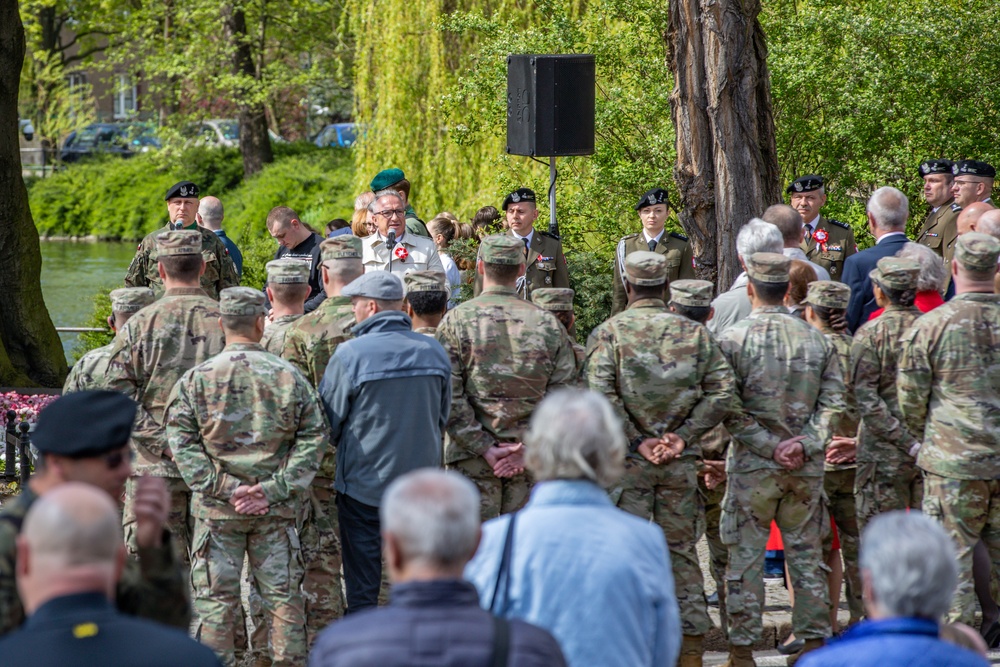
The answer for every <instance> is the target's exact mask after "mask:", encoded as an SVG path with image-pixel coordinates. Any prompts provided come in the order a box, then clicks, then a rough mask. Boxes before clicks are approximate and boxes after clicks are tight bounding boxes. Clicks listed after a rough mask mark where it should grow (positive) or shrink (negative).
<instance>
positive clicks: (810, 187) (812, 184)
mask: <svg viewBox="0 0 1000 667" xmlns="http://www.w3.org/2000/svg"><path fill="white" fill-rule="evenodd" d="M821 187H823V177H822V176H818V175H816V174H808V175H806V176H799V177H798V178H796V179H795V180H794V181H792V182H791V183H789V184H788V187H787V188H785V192H787V193H789V194H798V193H800V192H813V191H814V190H819V189H820V188H821Z"/></svg>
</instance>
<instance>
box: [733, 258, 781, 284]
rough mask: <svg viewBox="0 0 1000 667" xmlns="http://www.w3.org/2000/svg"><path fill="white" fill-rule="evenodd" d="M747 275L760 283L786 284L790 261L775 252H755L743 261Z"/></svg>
mask: <svg viewBox="0 0 1000 667" xmlns="http://www.w3.org/2000/svg"><path fill="white" fill-rule="evenodd" d="M744 263H745V264H746V269H747V275H748V276H750V277H751V278H753V279H754V280H757V281H759V282H762V283H787V282H788V269H789V267H790V266H791V265H792V260H790V259H788V258H787V257H785V256H784V255H782V254H779V253H776V252H755V253H754V254H752V255H750V259H749V260H744Z"/></svg>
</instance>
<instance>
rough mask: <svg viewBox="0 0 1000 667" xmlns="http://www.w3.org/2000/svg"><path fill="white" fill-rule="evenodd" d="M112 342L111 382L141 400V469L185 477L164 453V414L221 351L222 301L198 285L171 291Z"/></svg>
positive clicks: (135, 434)
mask: <svg viewBox="0 0 1000 667" xmlns="http://www.w3.org/2000/svg"><path fill="white" fill-rule="evenodd" d="M213 236H214V234H213ZM113 345H114V349H113V350H112V352H111V362H110V364H109V365H108V382H107V386H108V387H109V388H111V389H115V390H117V391H120V392H122V393H124V394H125V395H126V396H128V397H130V398H133V399H135V400H136V401H137V402H138V403H139V413H138V414H137V415H136V419H135V428H134V429H133V431H132V443H133V444H134V445H135V449H136V454H137V461H136V470H137V471H138V472H139V473H140V474H145V475H155V476H158V477H180V473H178V472H177V466H176V465H175V464H174V462H173V461H171V460H170V459H168V458H166V457H165V456H164V449H165V447H166V444H167V438H166V431H165V430H164V427H163V414H164V410H165V408H166V406H167V398H169V396H170V392H171V390H172V389H173V388H174V384H176V383H177V380H179V379H180V377H181V375H183V374H184V373H185V372H186V371H188V370H190V369H191V368H194V367H195V366H196V365H198V364H200V363H201V362H203V361H205V360H206V359H208V358H209V357H213V356H215V355H216V354H218V353H219V352H222V348H223V347H224V346H225V340H224V338H223V334H222V327H220V326H219V303H218V302H217V301H214V300H212V299H210V298H208V296H206V295H205V293H204V292H202V291H201V290H200V289H198V288H197V287H180V288H175V289H171V290H167V292H166V294H164V295H163V298H161V299H159V300H158V301H154V302H153V303H151V304H150V305H148V306H146V307H145V308H143V309H142V310H140V311H139V312H138V313H136V314H135V315H133V316H132V319H130V320H129V321H128V322H127V323H126V324H125V326H124V327H123V328H122V330H121V331H120V332H119V333H118V335H117V336H116V337H115V341H114V344H113Z"/></svg>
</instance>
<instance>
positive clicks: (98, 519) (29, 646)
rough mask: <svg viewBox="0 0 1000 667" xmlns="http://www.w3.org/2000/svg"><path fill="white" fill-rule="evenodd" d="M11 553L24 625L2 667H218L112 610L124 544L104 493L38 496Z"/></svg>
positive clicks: (6, 642) (186, 642) (204, 653)
mask: <svg viewBox="0 0 1000 667" xmlns="http://www.w3.org/2000/svg"><path fill="white" fill-rule="evenodd" d="M17 550H18V555H17V585H18V587H19V588H20V590H21V595H22V597H23V599H24V607H25V609H26V610H27V612H28V620H27V621H26V622H25V624H24V626H23V628H22V629H21V630H18V631H17V632H14V633H12V634H10V635H8V636H7V637H6V638H4V639H3V640H0V656H3V664H4V665H5V667H28V666H29V665H30V666H31V667H57V666H58V667H62V666H63V665H104V666H105V667H140V666H142V667H168V666H173V665H186V666H189V667H219V665H220V663H219V660H218V658H216V657H215V656H214V655H213V654H212V651H211V650H209V649H208V648H206V647H204V646H202V645H200V644H198V643H197V642H196V641H194V640H192V639H190V638H188V636H187V635H186V634H185V633H184V632H182V631H180V630H177V629H174V628H167V627H165V626H162V625H158V624H156V623H153V622H151V621H145V620H141V619H138V618H132V617H129V616H126V615H124V614H121V613H120V612H118V611H116V610H115V608H114V605H113V604H112V603H111V598H112V596H113V595H114V592H115V587H116V584H117V581H118V578H119V577H120V576H121V573H122V568H123V567H124V564H125V559H126V552H125V541H124V538H123V536H122V530H121V520H120V519H119V516H118V508H117V507H116V506H115V503H114V501H113V500H112V499H111V497H110V496H108V494H107V493H105V492H104V491H103V490H101V489H98V488H96V487H94V486H91V485H89V484H84V483H80V482H67V483H66V484H62V485H60V486H59V487H57V488H55V489H53V490H52V491H50V492H49V493H47V494H45V495H44V496H42V498H41V499H39V500H38V501H37V502H35V504H34V505H33V506H32V507H31V509H30V510H28V514H27V516H26V517H25V520H24V528H23V530H22V531H21V535H20V537H19V538H18V544H17Z"/></svg>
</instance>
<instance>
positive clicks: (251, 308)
mask: <svg viewBox="0 0 1000 667" xmlns="http://www.w3.org/2000/svg"><path fill="white" fill-rule="evenodd" d="M219 312H220V313H222V314H223V315H263V314H264V312H265V310H264V293H263V292H261V291H260V290H255V289H253V288H252V287H227V288H226V289H224V290H222V291H221V292H219Z"/></svg>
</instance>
